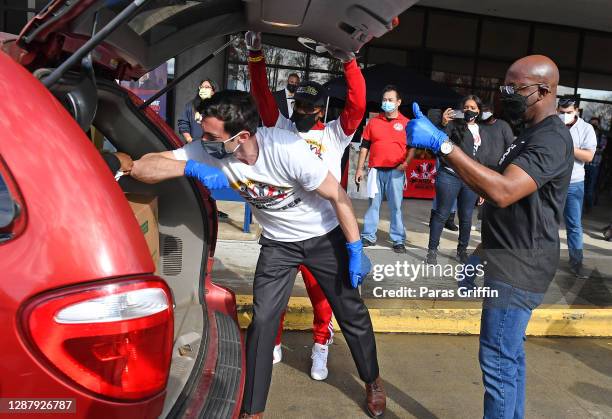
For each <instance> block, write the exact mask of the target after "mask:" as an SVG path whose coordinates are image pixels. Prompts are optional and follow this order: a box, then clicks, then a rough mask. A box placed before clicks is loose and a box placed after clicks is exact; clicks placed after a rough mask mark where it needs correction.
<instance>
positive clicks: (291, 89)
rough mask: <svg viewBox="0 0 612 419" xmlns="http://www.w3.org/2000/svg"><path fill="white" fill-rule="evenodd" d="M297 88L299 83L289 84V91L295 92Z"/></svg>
mask: <svg viewBox="0 0 612 419" xmlns="http://www.w3.org/2000/svg"><path fill="white" fill-rule="evenodd" d="M296 90H297V84H288V85H287V91H288V92H289V93H295V91H296Z"/></svg>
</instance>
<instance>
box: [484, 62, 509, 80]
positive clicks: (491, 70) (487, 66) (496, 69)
mask: <svg viewBox="0 0 612 419" xmlns="http://www.w3.org/2000/svg"><path fill="white" fill-rule="evenodd" d="M510 65H511V63H504V62H496V61H487V60H480V61H478V66H477V67H476V75H477V76H480V77H494V78H496V79H498V80H501V81H503V80H504V78H505V77H506V71H508V67H510Z"/></svg>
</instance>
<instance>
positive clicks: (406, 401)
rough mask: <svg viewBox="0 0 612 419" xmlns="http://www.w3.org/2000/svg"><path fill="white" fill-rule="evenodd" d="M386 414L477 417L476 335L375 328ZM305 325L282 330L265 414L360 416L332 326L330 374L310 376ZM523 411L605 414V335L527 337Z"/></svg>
mask: <svg viewBox="0 0 612 419" xmlns="http://www.w3.org/2000/svg"><path fill="white" fill-rule="evenodd" d="M376 339H377V347H378V358H379V365H380V370H381V377H382V378H383V381H384V385H385V387H386V390H387V395H388V399H387V414H386V415H385V418H386V419H392V418H406V419H407V418H420V419H421V418H422V419H432V418H458V419H466V418H479V417H482V397H483V391H484V390H483V386H482V381H481V373H480V368H479V365H478V337H477V336H446V335H408V334H391V333H388V334H381V333H378V334H376ZM311 345H312V340H311V335H310V333H308V332H285V334H284V337H283V361H282V362H281V363H280V364H277V365H275V366H274V371H273V378H272V386H271V388H270V393H269V397H268V405H267V408H266V412H265V417H266V418H283V419H286V418H292V419H293V418H295V419H298V418H319V419H320V418H356V419H357V418H366V417H367V415H366V414H365V411H364V406H365V404H364V400H365V390H364V387H363V383H362V382H361V381H360V380H359V377H358V375H357V371H356V369H355V366H354V363H353V361H352V359H351V356H350V353H349V351H348V347H347V346H346V344H345V342H344V339H343V338H342V336H341V335H340V334H337V335H336V337H335V339H334V343H333V345H332V346H331V349H330V355H329V360H328V367H329V377H328V378H327V380H326V381H323V382H318V381H314V380H312V379H311V378H310V376H309V371H310V350H311ZM526 353H527V403H526V412H525V417H526V418H555V419H563V418H612V339H589V338H528V340H527V342H526Z"/></svg>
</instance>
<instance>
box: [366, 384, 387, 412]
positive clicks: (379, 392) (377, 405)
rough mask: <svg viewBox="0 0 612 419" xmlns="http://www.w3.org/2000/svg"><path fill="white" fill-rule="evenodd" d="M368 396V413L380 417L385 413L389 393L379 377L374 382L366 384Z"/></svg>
mask: <svg viewBox="0 0 612 419" xmlns="http://www.w3.org/2000/svg"><path fill="white" fill-rule="evenodd" d="M366 397H367V406H368V414H369V415H370V416H371V417H373V418H379V417H381V416H382V415H384V414H385V409H386V408H387V394H386V393H385V388H384V387H383V383H382V380H381V379H380V377H378V378H377V379H376V380H374V382H373V383H372V384H366Z"/></svg>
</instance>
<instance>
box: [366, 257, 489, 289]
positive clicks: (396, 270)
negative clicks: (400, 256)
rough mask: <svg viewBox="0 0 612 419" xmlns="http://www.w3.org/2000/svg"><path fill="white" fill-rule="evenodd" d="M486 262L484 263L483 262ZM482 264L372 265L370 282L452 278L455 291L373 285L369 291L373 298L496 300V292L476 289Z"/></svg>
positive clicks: (481, 273) (424, 286)
mask: <svg viewBox="0 0 612 419" xmlns="http://www.w3.org/2000/svg"><path fill="white" fill-rule="evenodd" d="M485 263H486V262H485ZM484 274H485V272H484V264H482V263H478V264H470V263H466V264H458V265H454V264H445V265H442V264H436V265H429V264H426V263H425V262H421V263H419V264H414V263H408V262H407V261H404V262H400V261H397V262H395V264H376V265H374V266H373V267H372V279H373V280H374V281H375V282H381V281H383V280H384V279H386V278H397V279H400V280H405V281H409V282H415V281H416V280H417V279H425V278H452V279H454V280H455V281H457V285H458V286H457V289H450V288H447V289H440V288H430V287H429V286H427V285H421V286H418V287H410V286H400V287H396V288H386V287H383V286H375V287H374V288H373V290H372V293H373V296H374V297H376V298H455V297H459V298H485V297H490V298H496V297H498V296H499V295H498V291H497V290H493V289H491V288H490V287H484V286H482V287H480V286H476V283H475V280H476V279H481V278H482V277H483V276H484Z"/></svg>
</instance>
